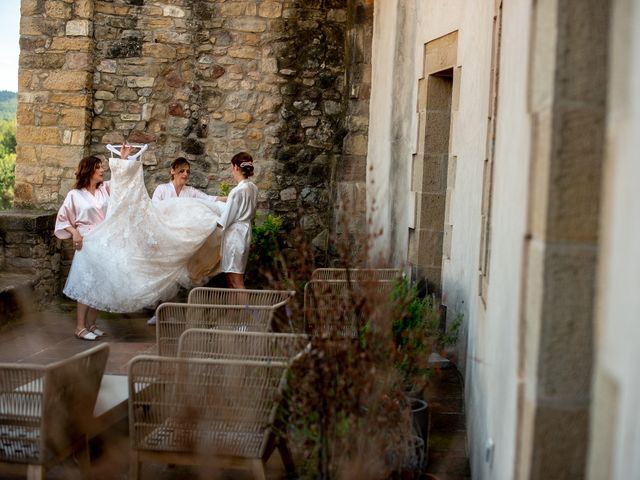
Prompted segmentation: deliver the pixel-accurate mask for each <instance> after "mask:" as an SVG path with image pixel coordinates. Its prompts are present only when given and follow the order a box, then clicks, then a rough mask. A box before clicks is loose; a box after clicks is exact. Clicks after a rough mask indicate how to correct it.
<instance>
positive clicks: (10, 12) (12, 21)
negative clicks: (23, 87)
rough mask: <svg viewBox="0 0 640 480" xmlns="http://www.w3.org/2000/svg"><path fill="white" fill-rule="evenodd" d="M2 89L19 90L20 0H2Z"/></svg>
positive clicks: (0, 31) (0, 74)
mask: <svg viewBox="0 0 640 480" xmlns="http://www.w3.org/2000/svg"><path fill="white" fill-rule="evenodd" d="M0 19H2V28H0V52H1V53H0V90H10V91H12V92H17V91H18V55H19V53H20V46H19V40H20V0H0Z"/></svg>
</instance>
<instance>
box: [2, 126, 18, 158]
mask: <svg viewBox="0 0 640 480" xmlns="http://www.w3.org/2000/svg"><path fill="white" fill-rule="evenodd" d="M12 153H16V121H15V119H14V120H0V156H3V157H4V156H6V155H10V154H12Z"/></svg>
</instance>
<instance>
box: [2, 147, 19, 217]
mask: <svg viewBox="0 0 640 480" xmlns="http://www.w3.org/2000/svg"><path fill="white" fill-rule="evenodd" d="M15 179H16V154H15V153H11V154H9V155H6V156H0V209H2V210H4V209H7V208H11V207H12V206H13V187H14V182H15Z"/></svg>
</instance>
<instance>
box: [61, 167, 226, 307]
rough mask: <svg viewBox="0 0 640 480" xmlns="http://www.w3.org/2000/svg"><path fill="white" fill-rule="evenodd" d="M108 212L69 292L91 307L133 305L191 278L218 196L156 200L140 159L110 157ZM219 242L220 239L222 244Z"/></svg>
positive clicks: (89, 239)
mask: <svg viewBox="0 0 640 480" xmlns="http://www.w3.org/2000/svg"><path fill="white" fill-rule="evenodd" d="M109 167H110V169H111V184H110V188H111V196H110V200H109V208H108V210H107V215H106V219H105V220H104V221H103V222H102V223H100V224H99V225H98V226H96V227H95V228H94V229H93V230H91V231H90V232H89V233H87V235H85V236H84V239H83V246H82V249H81V250H77V251H76V254H75V256H74V259H73V263H72V265H71V270H70V272H69V276H68V277H67V283H66V285H65V288H64V293H65V295H67V296H68V297H70V298H73V299H75V300H77V301H78V302H81V303H82V304H85V305H88V306H89V307H91V308H94V309H98V310H104V311H111V312H135V311H138V310H140V309H142V308H144V307H149V306H153V305H155V304H156V303H157V302H158V301H162V300H166V299H170V298H172V297H174V296H175V294H176V292H177V289H178V286H179V285H182V286H185V287H189V286H191V285H192V282H193V280H192V276H191V275H190V271H189V262H190V260H191V258H192V257H193V256H194V254H195V253H196V252H198V251H199V250H200V248H201V247H202V245H203V244H204V243H205V241H206V240H207V239H209V237H211V238H213V239H214V241H215V240H216V239H218V242H219V236H211V233H212V232H213V231H214V230H215V228H216V224H217V221H218V219H219V218H220V214H221V212H222V210H221V208H220V205H221V204H220V203H219V202H211V201H204V200H201V199H198V198H169V199H166V200H164V201H162V202H158V203H157V204H155V205H154V204H153V203H152V202H151V198H150V197H149V194H148V193H147V190H146V188H145V185H144V178H143V171H142V163H141V162H139V161H137V160H129V159H127V160H124V159H118V158H111V159H110V160H109ZM218 246H219V243H218Z"/></svg>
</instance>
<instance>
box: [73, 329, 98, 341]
mask: <svg viewBox="0 0 640 480" xmlns="http://www.w3.org/2000/svg"><path fill="white" fill-rule="evenodd" d="M74 335H75V336H76V338H79V339H80V340H88V341H90V342H94V341H96V340H98V336H97V335H96V334H95V333H92V332H90V331H89V330H87V329H86V328H83V329H82V330H80V331H79V332H75V334H74Z"/></svg>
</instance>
